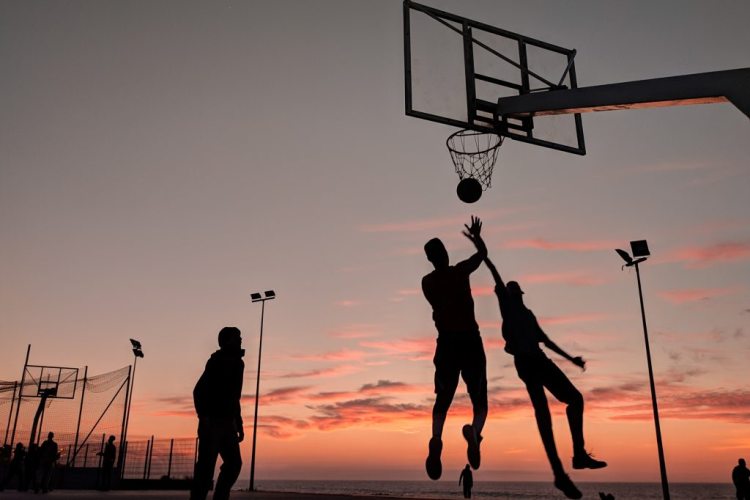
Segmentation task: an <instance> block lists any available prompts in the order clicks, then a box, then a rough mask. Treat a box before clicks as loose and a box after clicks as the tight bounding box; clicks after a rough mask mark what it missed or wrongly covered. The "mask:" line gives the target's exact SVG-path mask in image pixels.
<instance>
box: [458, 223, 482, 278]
mask: <svg viewBox="0 0 750 500" xmlns="http://www.w3.org/2000/svg"><path fill="white" fill-rule="evenodd" d="M464 227H465V228H466V231H464V232H463V235H464V236H466V237H467V238H469V240H471V242H472V243H474V246H475V247H476V248H477V253H475V254H474V255H472V256H471V257H469V258H468V259H466V260H464V261H461V262H459V263H458V264H456V267H458V268H461V269H463V270H464V271H466V274H471V273H473V272H474V271H476V270H477V269H478V268H479V266H480V265H481V264H482V261H483V260H484V259H485V258H487V245H485V243H484V240H483V239H482V235H481V232H482V221H481V220H479V217H474V216H473V215H472V216H471V226H467V225H466V224H464Z"/></svg>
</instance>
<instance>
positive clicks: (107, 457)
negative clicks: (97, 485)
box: [97, 436, 117, 491]
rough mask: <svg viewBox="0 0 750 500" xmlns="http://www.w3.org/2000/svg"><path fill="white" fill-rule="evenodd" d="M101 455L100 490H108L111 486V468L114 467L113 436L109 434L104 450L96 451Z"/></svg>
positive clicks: (115, 449)
mask: <svg viewBox="0 0 750 500" xmlns="http://www.w3.org/2000/svg"><path fill="white" fill-rule="evenodd" d="M97 455H100V456H101V457H102V484H101V490H102V491H109V490H110V488H112V470H113V469H114V468H115V458H116V457H117V447H116V446H115V437H114V436H109V439H107V444H105V445H104V451H100V452H99V453H97Z"/></svg>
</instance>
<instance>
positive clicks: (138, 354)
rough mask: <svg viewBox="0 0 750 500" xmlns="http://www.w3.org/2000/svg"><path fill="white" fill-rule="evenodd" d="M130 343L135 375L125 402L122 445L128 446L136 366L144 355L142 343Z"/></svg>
mask: <svg viewBox="0 0 750 500" xmlns="http://www.w3.org/2000/svg"><path fill="white" fill-rule="evenodd" d="M130 345H131V346H132V348H133V375H132V376H131V378H130V394H126V396H127V397H126V400H125V404H126V405H127V411H126V412H125V425H124V429H123V433H122V443H120V447H124V446H126V443H127V437H128V425H129V424H130V405H131V404H132V402H133V389H134V388H135V387H134V386H135V367H136V365H137V364H138V358H142V357H143V349H142V348H141V343H140V341H138V340H135V339H130Z"/></svg>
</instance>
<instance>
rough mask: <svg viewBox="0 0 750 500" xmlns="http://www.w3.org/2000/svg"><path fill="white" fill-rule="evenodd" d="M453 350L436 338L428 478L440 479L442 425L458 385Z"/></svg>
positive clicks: (427, 465)
mask: <svg viewBox="0 0 750 500" xmlns="http://www.w3.org/2000/svg"><path fill="white" fill-rule="evenodd" d="M455 358H456V356H455V351H454V349H453V348H452V346H451V345H449V344H447V343H445V342H441V341H440V339H438V344H437V349H436V350H435V358H434V359H433V363H434V364H435V404H434V405H433V407H432V438H431V439H430V443H429V446H428V449H429V453H428V455H427V460H426V461H425V469H426V470H427V475H428V476H429V477H430V479H440V476H441V475H442V473H443V464H442V462H441V461H440V454H441V453H442V451H443V441H442V435H443V426H444V425H445V419H446V418H447V416H448V409H449V408H450V406H451V403H452V402H453V395H454V394H455V393H456V387H457V386H458V377H459V367H458V363H457V362H456V359H455Z"/></svg>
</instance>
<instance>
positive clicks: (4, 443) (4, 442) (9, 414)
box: [3, 381, 18, 446]
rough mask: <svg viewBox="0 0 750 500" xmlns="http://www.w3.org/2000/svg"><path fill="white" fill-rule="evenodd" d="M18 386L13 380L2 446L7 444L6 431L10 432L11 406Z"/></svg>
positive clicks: (14, 400) (14, 401)
mask: <svg viewBox="0 0 750 500" xmlns="http://www.w3.org/2000/svg"><path fill="white" fill-rule="evenodd" d="M17 387H18V382H16V381H13V397H12V398H11V400H10V411H9V412H8V425H6V426H5V439H3V446H6V445H7V444H8V432H10V420H11V417H12V416H13V406H14V405H15V403H16V388H17Z"/></svg>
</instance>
